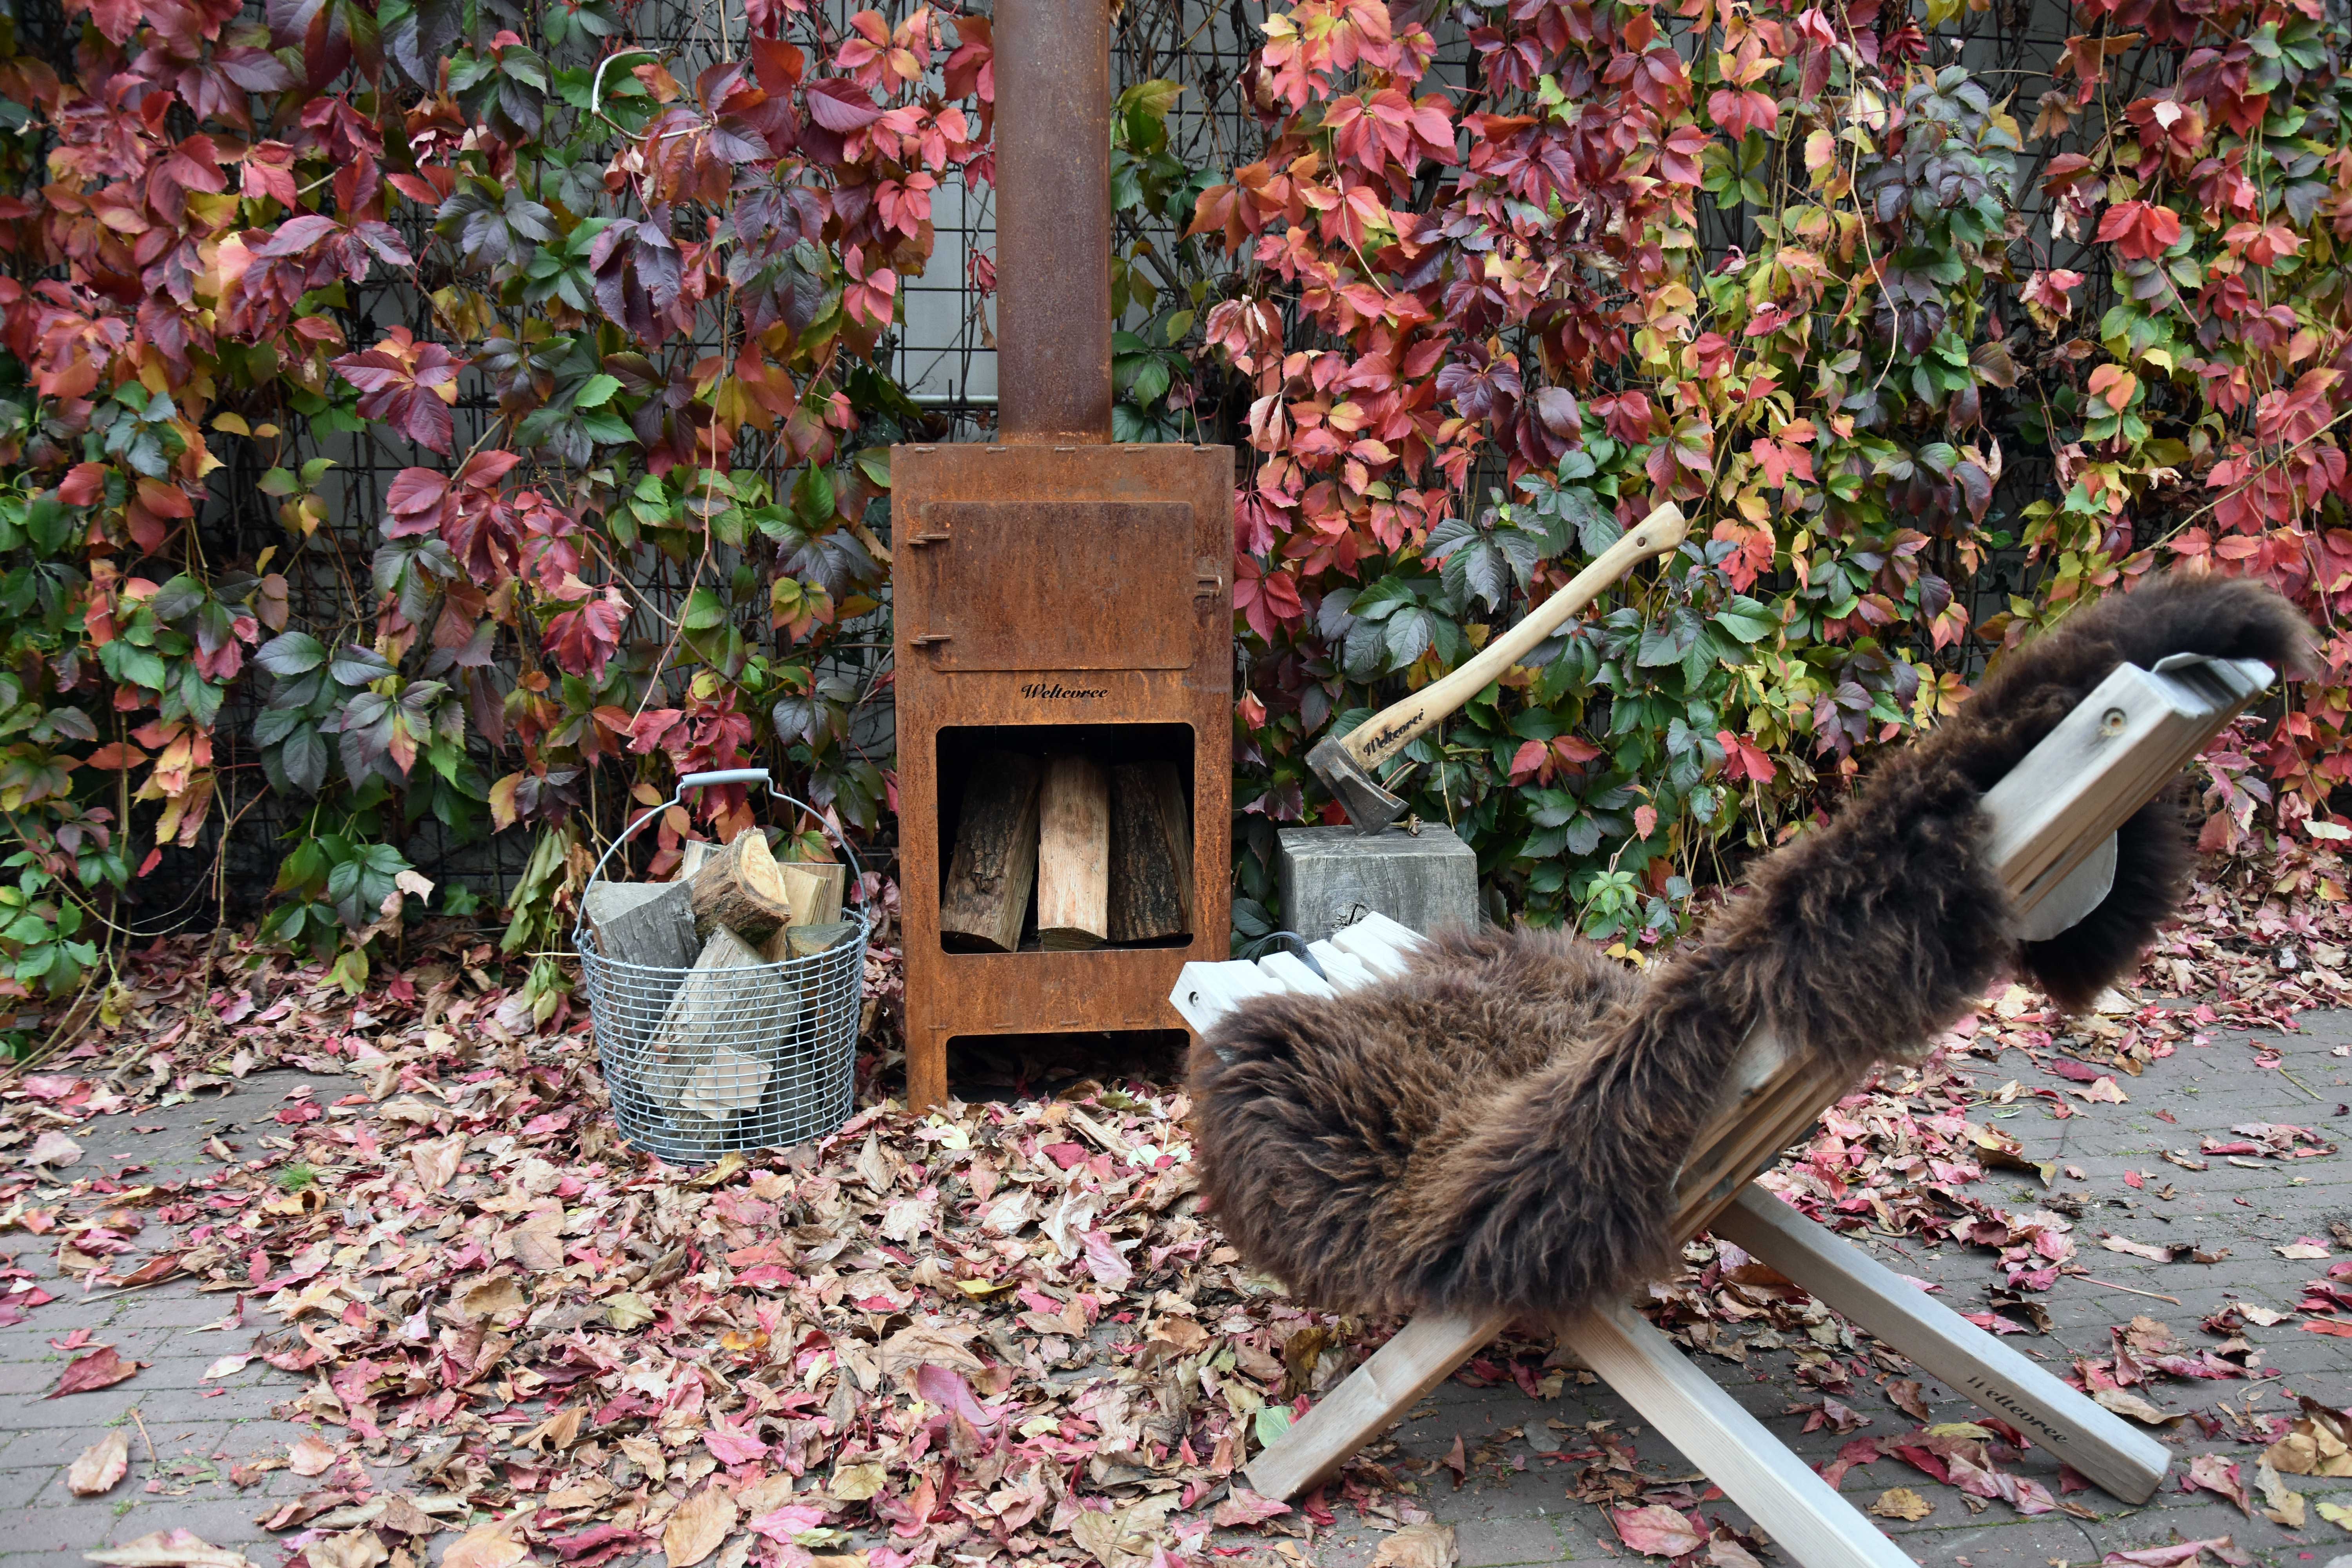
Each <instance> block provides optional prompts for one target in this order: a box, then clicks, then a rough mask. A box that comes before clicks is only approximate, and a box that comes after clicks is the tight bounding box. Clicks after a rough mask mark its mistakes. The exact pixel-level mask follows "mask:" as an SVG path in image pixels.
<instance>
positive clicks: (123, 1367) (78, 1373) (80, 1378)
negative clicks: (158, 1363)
mask: <svg viewBox="0 0 2352 1568" xmlns="http://www.w3.org/2000/svg"><path fill="white" fill-rule="evenodd" d="M139 1365H140V1363H137V1362H135V1361H125V1360H124V1359H123V1358H122V1357H121V1356H119V1355H117V1354H115V1353H114V1347H113V1346H112V1345H100V1346H99V1347H98V1348H97V1349H96V1350H94V1351H92V1352H89V1354H88V1355H86V1356H81V1357H78V1358H77V1359H75V1360H73V1361H69V1362H68V1363H66V1369H65V1371H64V1372H62V1373H59V1374H58V1385H57V1386H56V1387H55V1388H53V1389H51V1390H49V1392H48V1393H47V1394H46V1395H45V1396H44V1397H46V1398H49V1399H55V1398H57V1397H58V1396H59V1395H60V1394H88V1393H89V1391H90V1390H92V1389H94V1388H110V1387H111V1386H113V1385H114V1384H118V1383H121V1381H122V1380H123V1379H124V1378H126V1377H129V1376H130V1375H131V1373H134V1372H137V1371H138V1370H139Z"/></svg>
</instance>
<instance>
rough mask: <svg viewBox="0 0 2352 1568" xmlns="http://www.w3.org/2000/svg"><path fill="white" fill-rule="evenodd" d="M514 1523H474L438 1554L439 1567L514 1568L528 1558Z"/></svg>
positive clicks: (504, 1521)
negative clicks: (474, 1524) (444, 1550)
mask: <svg viewBox="0 0 2352 1568" xmlns="http://www.w3.org/2000/svg"><path fill="white" fill-rule="evenodd" d="M517 1522H518V1521H512V1520H496V1521H492V1522H490V1523H488V1524H478V1525H476V1526H474V1528H473V1529H471V1530H469V1531H466V1533H465V1534H463V1535H461V1536H459V1537H457V1540H455V1541H453V1542H450V1543H449V1550H448V1551H446V1552H443V1553H442V1554H441V1568H514V1565H515V1564H516V1563H520V1562H521V1561H522V1560H523V1559H524V1558H526V1557H528V1556H530V1547H528V1546H526V1545H524V1544H523V1543H522V1542H521V1540H520V1539H519V1537H518V1535H517V1531H516V1525H517Z"/></svg>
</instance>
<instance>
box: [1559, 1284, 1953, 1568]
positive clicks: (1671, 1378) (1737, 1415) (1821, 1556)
mask: <svg viewBox="0 0 2352 1568" xmlns="http://www.w3.org/2000/svg"><path fill="white" fill-rule="evenodd" d="M1560 1342H1561V1343H1563V1344H1565V1345H1567V1346H1568V1347H1569V1348H1570V1349H1571V1350H1573V1351H1575V1352H1576V1353H1577V1354H1578V1355H1580V1356H1581V1357H1582V1358H1583V1359H1584V1363H1585V1364H1586V1365H1587V1366H1590V1367H1591V1369H1592V1370H1593V1371H1594V1372H1596V1373H1600V1375H1601V1381H1603V1382H1604V1383H1606V1384H1609V1386H1610V1387H1612V1388H1613V1389H1615V1390H1616V1391H1617V1392H1618V1393H1619V1394H1622V1395H1623V1396H1624V1398H1625V1401H1626V1403H1628V1404H1630V1405H1633V1408H1634V1409H1636V1410H1638V1411H1640V1412H1641V1413H1642V1415H1643V1417H1644V1418H1646V1419H1647V1420H1648V1421H1649V1422H1650V1424H1651V1425H1652V1426H1655V1427H1656V1428H1657V1429H1658V1431H1659V1432H1660V1433H1661V1434H1663V1435H1664V1437H1665V1439H1666V1440H1667V1441H1668V1442H1670V1443H1672V1444H1673V1445H1674V1446H1675V1447H1676V1448H1679V1449H1680V1450H1682V1455H1683V1458H1685V1459H1688V1460H1689V1461H1690V1462H1691V1463H1692V1464H1693V1465H1696V1467H1697V1468H1699V1469H1701V1470H1703V1471H1705V1472H1706V1477H1707V1479H1709V1480H1711V1481H1713V1482H1714V1483H1715V1484H1716V1485H1717V1486H1719V1487H1721V1488H1722V1489H1723V1490H1724V1493H1725V1495H1727V1497H1729V1498H1730V1499H1731V1500H1733V1501H1734V1502H1737V1503H1738V1505H1739V1506H1740V1507H1741V1508H1744V1509H1746V1510H1748V1517H1749V1518H1751V1519H1753V1520H1755V1521H1756V1522H1757V1523H1758V1524H1759V1525H1762V1526H1763V1527H1764V1531H1765V1533H1767V1534H1768V1535H1769V1536H1770V1537H1771V1538H1772V1541H1773V1542H1774V1544H1776V1545H1778V1546H1779V1547H1780V1550H1781V1551H1783V1552H1787V1553H1788V1554H1789V1556H1790V1558H1791V1559H1792V1560H1794V1561H1795V1562H1797V1563H1801V1564H1802V1565H1803V1568H1910V1564H1911V1559H1910V1558H1909V1557H1907V1556H1906V1555H1904V1553H1903V1552H1900V1551H1899V1550H1897V1549H1896V1547H1895V1543H1894V1542H1891V1541H1889V1540H1887V1539H1886V1537H1885V1535H1883V1534H1881V1533H1880V1532H1879V1531H1878V1530H1877V1529H1876V1528H1875V1527H1874V1526H1873V1525H1872V1524H1871V1522H1870V1521H1869V1520H1867V1519H1865V1518H1864V1517H1863V1515H1862V1513H1861V1512H1860V1511H1859V1510H1856V1509H1855V1508H1854V1506H1853V1504H1852V1503H1850V1502H1848V1501H1846V1500H1845V1499H1843V1498H1842V1497H1840V1496H1839V1495H1838V1494H1837V1493H1836V1492H1835V1491H1834V1490H1832V1489H1831V1487H1830V1484H1829V1483H1828V1482H1827V1481H1824V1480H1822V1478H1821V1477H1820V1476H1818V1475H1816V1474H1815V1473H1814V1472H1813V1470H1812V1469H1811V1467H1809V1466H1807V1465H1806V1464H1805V1462H1804V1461H1803V1460H1801V1459H1800V1458H1797V1456H1796V1455H1794V1454H1792V1453H1790V1451H1789V1450H1788V1448H1787V1447H1785V1446H1784V1445H1783V1444H1782V1443H1781V1442H1780V1439H1779V1438H1778V1437H1775V1436H1772V1434H1771V1432H1770V1431H1769V1430H1768V1429H1767V1428H1766V1427H1765V1426H1764V1424H1763V1423H1762V1422H1760V1421H1759V1420H1757V1419H1756V1417H1754V1416H1753V1415H1749V1414H1748V1412H1747V1411H1745V1410H1743V1409H1741V1408H1740V1407H1739V1405H1738V1402H1737V1401H1735V1400H1734V1399H1733V1398H1732V1397H1731V1395H1729V1394H1726V1393H1725V1392H1724V1391H1723V1390H1722V1389H1720V1388H1717V1386H1716V1385H1715V1384H1714V1382H1713V1381H1712V1380H1710V1379H1709V1378H1708V1377H1707V1375H1706V1373H1704V1372H1701V1371H1700V1370H1699V1369H1698V1368H1697V1367H1696V1366H1693V1365H1692V1364H1691V1363H1690V1362H1689V1361H1688V1360H1686V1359H1685V1357H1684V1356H1683V1354H1682V1353H1681V1352H1679V1351H1677V1350H1676V1349H1675V1344H1674V1342H1673V1341H1671V1340H1669V1339H1667V1338H1666V1336H1665V1335H1664V1334H1662V1333H1660V1332H1659V1331H1657V1330H1655V1329H1654V1328H1652V1327H1651V1326H1650V1325H1649V1323H1648V1322H1646V1321H1643V1319H1642V1318H1641V1317H1640V1316H1639V1315H1638V1314H1637V1313H1635V1312H1634V1311H1633V1309H1631V1308H1630V1307H1623V1306H1617V1307H1610V1308H1606V1309H1604V1310H1600V1311H1595V1312H1590V1313H1587V1314H1586V1315H1585V1316H1583V1317H1581V1318H1580V1319H1578V1320H1576V1321H1574V1322H1572V1323H1570V1325H1569V1326H1568V1328H1567V1330H1566V1331H1564V1332H1563V1333H1562V1334H1561V1335H1560Z"/></svg>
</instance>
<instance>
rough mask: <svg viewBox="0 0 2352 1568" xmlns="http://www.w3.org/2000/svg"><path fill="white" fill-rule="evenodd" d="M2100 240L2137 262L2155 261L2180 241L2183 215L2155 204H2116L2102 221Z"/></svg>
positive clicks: (2100, 223) (2100, 222) (2107, 211)
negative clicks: (2181, 216) (2110, 244)
mask: <svg viewBox="0 0 2352 1568" xmlns="http://www.w3.org/2000/svg"><path fill="white" fill-rule="evenodd" d="M2099 237H2100V238H2101V239H2103V240H2106V241H2109V242H2111V243H2113V244H2114V246H2115V247H2116V249H2118V250H2120V251H2122V252H2123V253H2124V254H2125V255H2126V256H2127V257H2129V258H2132V259H2133V260H2135V261H2153V260H2155V259H2156V258H2158V257H2159V256H2162V255H2163V254H2164V253H2165V252H2166V251H2168V250H2169V249H2171V248H2172V247H2173V245H2174V244H2175V243H2176V242H2178V241H2179V238H2180V215H2179V213H2177V212H2174V211H2173V210H2172V209H2171V208H2170V207H2167V206H2158V205H2157V204H2156V203H2154V202H2117V203H2116V205H2114V206H2111V207H2109V208H2108V209H2107V210H2106V212H2105V215H2104V216H2101V217H2100V219H2099Z"/></svg>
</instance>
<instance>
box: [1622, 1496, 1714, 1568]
mask: <svg viewBox="0 0 2352 1568" xmlns="http://www.w3.org/2000/svg"><path fill="white" fill-rule="evenodd" d="M1609 1521H1610V1522H1611V1523H1612V1524H1614V1525H1615V1526H1616V1527H1617V1539H1618V1540H1620V1541H1622V1542H1624V1543H1625V1544H1626V1545H1628V1546H1630V1547H1632V1548H1633V1550H1634V1551H1636V1552H1641V1553H1643V1555H1645V1556H1649V1557H1680V1556H1681V1555H1682V1554H1683V1553H1684V1552H1696V1551H1697V1550H1698V1548H1699V1546H1700V1544H1701V1543H1702V1542H1705V1541H1706V1531H1701V1530H1698V1529H1696V1528H1694V1527H1693V1526H1692V1524H1691V1521H1689V1520H1688V1519H1686V1518H1685V1517H1684V1515H1683V1513H1682V1510H1679V1509H1673V1508H1668V1507H1667V1506H1666V1505H1665V1504H1664V1503H1662V1502H1654V1503H1649V1504H1646V1505H1644V1506H1643V1507H1641V1508H1621V1509H1616V1510H1612V1511H1611V1513H1610V1515H1609Z"/></svg>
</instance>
